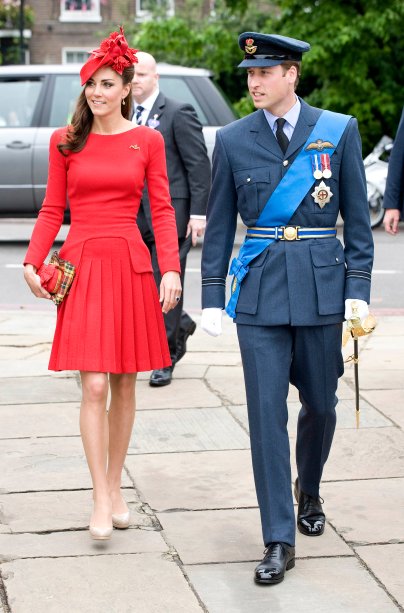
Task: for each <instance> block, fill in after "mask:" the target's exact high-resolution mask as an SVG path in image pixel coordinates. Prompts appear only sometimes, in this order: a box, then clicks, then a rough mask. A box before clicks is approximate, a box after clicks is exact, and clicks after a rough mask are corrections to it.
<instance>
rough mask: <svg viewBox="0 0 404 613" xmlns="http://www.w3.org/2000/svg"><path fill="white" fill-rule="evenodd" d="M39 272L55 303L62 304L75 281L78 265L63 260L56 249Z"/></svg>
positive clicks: (43, 285) (42, 283)
mask: <svg viewBox="0 0 404 613" xmlns="http://www.w3.org/2000/svg"><path fill="white" fill-rule="evenodd" d="M37 274H38V275H39V277H40V279H41V285H42V287H43V288H44V289H46V291H47V292H49V293H50V294H51V297H52V300H53V302H54V303H55V304H61V303H62V302H63V300H64V298H65V296H67V294H68V293H69V290H70V286H71V284H72V283H73V279H74V275H75V274H76V267H75V266H74V265H73V264H72V263H71V262H68V261H67V260H62V258H61V257H59V253H58V252H57V251H54V252H53V253H52V256H51V259H50V260H49V263H48V264H42V266H40V267H39V269H38V271H37Z"/></svg>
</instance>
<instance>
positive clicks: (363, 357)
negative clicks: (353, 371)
mask: <svg viewBox="0 0 404 613" xmlns="http://www.w3.org/2000/svg"><path fill="white" fill-rule="evenodd" d="M403 340H404V339H403ZM359 358H360V366H361V368H370V369H371V370H372V369H380V370H386V369H387V370H390V368H393V369H394V368H397V365H402V364H403V363H404V343H401V344H398V343H397V339H393V338H390V337H384V338H381V339H375V342H374V343H373V344H372V346H371V347H367V348H366V349H365V350H364V351H362V352H361V353H360V355H359Z"/></svg>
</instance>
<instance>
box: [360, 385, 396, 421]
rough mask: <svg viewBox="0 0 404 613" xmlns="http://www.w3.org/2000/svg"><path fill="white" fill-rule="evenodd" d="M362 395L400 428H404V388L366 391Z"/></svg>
mask: <svg viewBox="0 0 404 613" xmlns="http://www.w3.org/2000/svg"><path fill="white" fill-rule="evenodd" d="M362 396H363V397H364V398H365V399H366V400H367V401H368V402H369V403H370V404H372V405H373V406H375V407H376V408H377V409H378V410H379V411H380V412H381V413H383V414H384V415H386V417H388V418H389V419H391V420H392V421H393V422H394V423H395V424H397V425H398V426H399V427H400V428H402V429H404V411H403V407H404V390H402V389H398V390H395V389H391V390H372V391H370V390H369V391H368V390H366V391H364V392H363V393H362Z"/></svg>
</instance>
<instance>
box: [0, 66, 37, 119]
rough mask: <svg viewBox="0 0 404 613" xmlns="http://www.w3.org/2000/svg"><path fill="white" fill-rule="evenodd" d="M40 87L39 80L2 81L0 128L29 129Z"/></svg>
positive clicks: (0, 82)
mask: <svg viewBox="0 0 404 613" xmlns="http://www.w3.org/2000/svg"><path fill="white" fill-rule="evenodd" d="M41 87H42V80H41V79H28V78H27V79H2V80H1V81H0V128H2V127H16V126H18V127H21V128H27V127H29V126H30V125H31V120H32V115H33V113H34V110H35V106H36V103H37V100H38V96H39V93H40V91H41Z"/></svg>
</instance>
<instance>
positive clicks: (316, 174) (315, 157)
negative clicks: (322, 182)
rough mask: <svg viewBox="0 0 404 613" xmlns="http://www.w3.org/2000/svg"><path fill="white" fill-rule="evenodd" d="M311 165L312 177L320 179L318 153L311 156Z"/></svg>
mask: <svg viewBox="0 0 404 613" xmlns="http://www.w3.org/2000/svg"><path fill="white" fill-rule="evenodd" d="M311 165H312V168H313V177H314V178H315V179H316V180H319V179H322V178H323V173H322V171H321V161H320V156H319V154H318V153H314V155H312V156H311Z"/></svg>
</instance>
